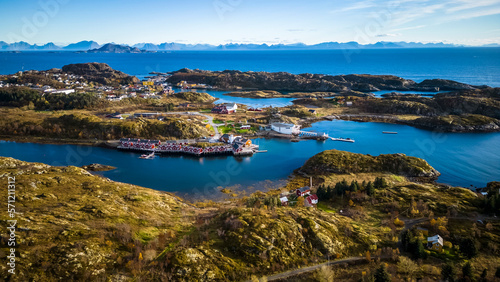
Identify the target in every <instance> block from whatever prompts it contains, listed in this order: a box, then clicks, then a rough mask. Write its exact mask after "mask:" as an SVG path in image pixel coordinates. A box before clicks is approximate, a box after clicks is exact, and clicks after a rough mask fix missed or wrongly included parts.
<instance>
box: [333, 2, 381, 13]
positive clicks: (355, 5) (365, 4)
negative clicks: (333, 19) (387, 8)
mask: <svg viewBox="0 0 500 282" xmlns="http://www.w3.org/2000/svg"><path fill="white" fill-rule="evenodd" d="M346 3H350V2H346ZM375 6H376V4H375V3H374V2H373V1H371V0H368V1H361V2H357V3H356V2H355V3H353V4H352V5H350V6H346V7H343V8H340V9H338V10H333V11H330V13H332V14H336V13H340V12H348V11H356V10H363V9H367V8H373V7H375Z"/></svg>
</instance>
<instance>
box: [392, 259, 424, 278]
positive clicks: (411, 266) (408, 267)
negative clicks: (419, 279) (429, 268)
mask: <svg viewBox="0 0 500 282" xmlns="http://www.w3.org/2000/svg"><path fill="white" fill-rule="evenodd" d="M397 267H398V272H399V273H403V274H405V276H407V277H412V276H413V275H414V274H415V273H416V272H417V271H418V268H419V267H418V265H417V264H416V263H415V262H414V261H412V260H411V259H409V258H407V257H403V256H401V257H399V262H398V264H397Z"/></svg>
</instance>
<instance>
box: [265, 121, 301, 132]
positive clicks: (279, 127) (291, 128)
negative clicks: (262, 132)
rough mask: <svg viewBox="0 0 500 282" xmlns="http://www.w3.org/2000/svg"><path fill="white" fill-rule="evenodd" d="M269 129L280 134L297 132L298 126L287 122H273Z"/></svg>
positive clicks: (298, 130)
mask: <svg viewBox="0 0 500 282" xmlns="http://www.w3.org/2000/svg"><path fill="white" fill-rule="evenodd" d="M271 129H272V130H274V131H276V132H279V133H282V134H299V133H300V126H298V125H295V124H289V123H273V124H271Z"/></svg>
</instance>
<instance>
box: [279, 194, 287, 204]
mask: <svg viewBox="0 0 500 282" xmlns="http://www.w3.org/2000/svg"><path fill="white" fill-rule="evenodd" d="M280 202H281V205H282V206H288V198H287V197H286V196H283V197H281V198H280Z"/></svg>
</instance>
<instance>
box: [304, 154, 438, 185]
mask: <svg viewBox="0 0 500 282" xmlns="http://www.w3.org/2000/svg"><path fill="white" fill-rule="evenodd" d="M299 172H300V173H304V174H307V175H329V174H350V173H392V174H396V175H402V176H405V177H410V178H419V179H428V180H435V179H437V177H438V176H439V175H441V174H440V173H439V172H438V171H437V170H435V169H434V168H433V167H432V166H430V165H429V164H428V163H427V162H426V161H425V160H422V159H419V158H416V157H410V156H406V155H405V154H387V155H379V156H371V155H363V154H356V153H350V152H345V151H338V150H328V151H324V152H321V153H319V154H317V155H315V156H313V157H312V158H310V159H309V160H307V161H306V163H305V164H304V165H303V166H302V167H301V168H300V170H299Z"/></svg>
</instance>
